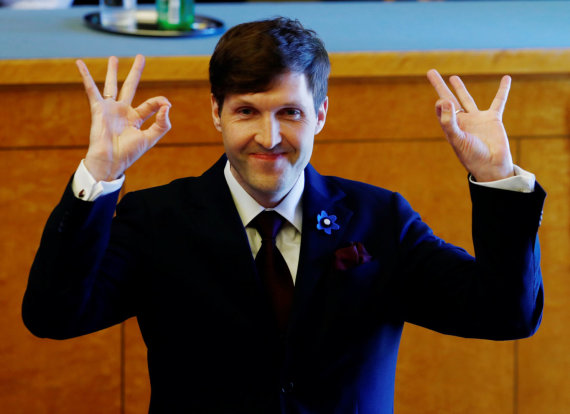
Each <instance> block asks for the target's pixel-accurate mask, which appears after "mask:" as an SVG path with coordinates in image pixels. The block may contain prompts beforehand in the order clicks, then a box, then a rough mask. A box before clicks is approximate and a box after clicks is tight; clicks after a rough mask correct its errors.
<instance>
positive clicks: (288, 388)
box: [281, 382, 295, 394]
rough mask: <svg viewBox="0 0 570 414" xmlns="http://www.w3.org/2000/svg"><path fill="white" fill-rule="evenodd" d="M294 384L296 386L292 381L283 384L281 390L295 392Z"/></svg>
mask: <svg viewBox="0 0 570 414" xmlns="http://www.w3.org/2000/svg"><path fill="white" fill-rule="evenodd" d="M294 386H295V384H293V383H292V382H289V383H287V384H285V385H283V387H282V388H281V392H282V393H283V394H289V393H291V392H293V388H294Z"/></svg>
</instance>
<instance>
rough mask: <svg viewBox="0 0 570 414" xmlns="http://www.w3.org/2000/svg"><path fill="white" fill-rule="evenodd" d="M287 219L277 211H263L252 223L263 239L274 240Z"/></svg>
mask: <svg viewBox="0 0 570 414" xmlns="http://www.w3.org/2000/svg"><path fill="white" fill-rule="evenodd" d="M284 220H285V219H284V218H283V217H281V215H280V214H279V213H276V212H275V211H272V210H271V211H267V210H266V211H262V212H261V213H259V214H258V215H257V216H256V217H255V218H254V219H253V220H252V221H251V225H252V227H253V228H254V229H256V230H257V231H258V232H259V235H260V236H261V239H262V240H268V239H269V240H273V239H275V236H277V233H279V230H280V229H281V226H283V221H284Z"/></svg>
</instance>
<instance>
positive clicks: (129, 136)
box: [76, 55, 171, 181]
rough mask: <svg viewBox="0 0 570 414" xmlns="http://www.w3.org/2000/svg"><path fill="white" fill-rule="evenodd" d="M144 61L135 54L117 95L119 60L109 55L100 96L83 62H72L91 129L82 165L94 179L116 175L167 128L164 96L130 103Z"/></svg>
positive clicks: (106, 178)
mask: <svg viewBox="0 0 570 414" xmlns="http://www.w3.org/2000/svg"><path fill="white" fill-rule="evenodd" d="M144 63H145V60H144V57H143V56H142V55H137V56H136V58H135V61H134V63H133V66H132V67H131V70H130V71H129V74H128V76H127V79H126V80H125V82H124V83H123V86H122V88H121V91H120V93H119V94H118V95H117V92H118V87H117V69H118V66H119V61H118V59H117V58H116V57H114V56H111V57H110V58H109V63H108V66H107V76H106V78H105V86H104V89H103V96H101V93H100V92H99V89H98V88H97V85H96V84H95V82H94V81H93V78H92V77H91V75H90V74H89V71H88V69H87V66H86V65H85V63H84V62H83V61H81V60H78V61H77V62H76V64H77V67H78V69H79V72H80V73H81V77H82V78H83V85H84V86H85V92H86V93H87V97H88V98H89V105H90V106H91V131H90V135H89V149H88V150H87V155H86V156H85V166H86V167H87V169H88V170H89V172H90V173H91V175H93V177H94V178H95V179H96V180H98V181H112V180H114V179H116V178H119V177H120V176H121V175H123V173H124V172H125V170H126V169H127V168H128V167H130V166H131V165H132V164H133V163H134V162H135V161H136V160H137V159H139V157H140V156H141V155H143V154H144V153H145V152H146V151H148V150H149V149H150V148H152V147H153V146H154V144H156V143H157V142H158V140H159V139H160V138H162V137H163V136H164V134H166V132H168V130H169V129H170V120H169V118H168V112H169V109H170V106H171V105H170V102H169V101H168V99H166V98H165V97H162V96H159V97H154V98H150V99H148V100H146V101H145V102H143V103H142V104H141V105H139V106H137V107H136V108H133V107H132V106H131V103H132V101H133V98H134V96H135V92H136V90H137V86H138V84H139V81H140V78H141V75H142V71H143V68H144ZM154 114H156V118H155V121H154V123H153V124H152V125H150V126H149V127H148V128H147V129H144V130H143V129H141V127H142V125H143V123H144V122H145V121H146V120H147V119H149V118H150V117H151V116H153V115H154Z"/></svg>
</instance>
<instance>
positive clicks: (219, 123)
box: [210, 94, 222, 132]
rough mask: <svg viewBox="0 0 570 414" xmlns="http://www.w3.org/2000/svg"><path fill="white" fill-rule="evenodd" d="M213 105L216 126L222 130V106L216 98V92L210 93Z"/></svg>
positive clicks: (213, 117)
mask: <svg viewBox="0 0 570 414" xmlns="http://www.w3.org/2000/svg"><path fill="white" fill-rule="evenodd" d="M210 99H211V102H210V103H211V105H212V120H213V121H214V126H215V127H216V129H217V130H218V131H220V132H222V120H221V118H220V107H219V106H218V101H217V100H216V98H214V94H210Z"/></svg>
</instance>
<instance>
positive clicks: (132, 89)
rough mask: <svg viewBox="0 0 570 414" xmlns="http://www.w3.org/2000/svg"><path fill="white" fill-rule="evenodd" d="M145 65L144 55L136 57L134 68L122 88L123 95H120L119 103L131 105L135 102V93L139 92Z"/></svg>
mask: <svg viewBox="0 0 570 414" xmlns="http://www.w3.org/2000/svg"><path fill="white" fill-rule="evenodd" d="M144 63H145V59H144V56H143V55H137V56H136V57H135V61H134V62H133V66H131V70H130V71H129V74H128V75H127V79H125V82H124V83H123V86H122V87H121V93H120V94H119V101H121V102H124V103H126V104H129V105H130V104H131V102H132V101H133V99H134V97H135V93H136V91H137V87H138V86H139V81H140V79H141V76H142V72H143V69H144Z"/></svg>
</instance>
